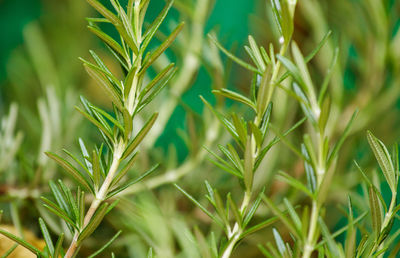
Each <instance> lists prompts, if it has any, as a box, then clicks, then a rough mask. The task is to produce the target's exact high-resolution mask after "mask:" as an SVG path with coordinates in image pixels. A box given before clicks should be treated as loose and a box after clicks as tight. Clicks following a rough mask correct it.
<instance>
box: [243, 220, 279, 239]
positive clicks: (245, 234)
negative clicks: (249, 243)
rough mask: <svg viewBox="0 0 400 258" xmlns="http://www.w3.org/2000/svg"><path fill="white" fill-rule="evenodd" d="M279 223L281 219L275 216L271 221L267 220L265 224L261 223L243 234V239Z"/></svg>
mask: <svg viewBox="0 0 400 258" xmlns="http://www.w3.org/2000/svg"><path fill="white" fill-rule="evenodd" d="M277 221H279V217H278V216H275V217H272V218H269V219H267V220H265V221H263V222H260V223H258V224H256V225H255V226H252V227H250V228H249V229H247V230H246V231H245V232H243V233H242V238H243V237H245V236H247V235H249V234H252V233H254V232H256V231H258V230H261V229H263V228H265V227H268V226H269V225H271V224H273V223H275V222H277Z"/></svg>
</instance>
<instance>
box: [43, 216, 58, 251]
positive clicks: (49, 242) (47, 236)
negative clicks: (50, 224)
mask: <svg viewBox="0 0 400 258" xmlns="http://www.w3.org/2000/svg"><path fill="white" fill-rule="evenodd" d="M39 227H40V230H41V231H42V234H43V238H44V241H45V242H46V247H47V248H48V249H49V252H50V254H52V255H53V254H54V245H53V241H52V240H51V236H50V233H49V230H48V229H47V227H46V224H45V223H44V221H43V219H42V218H39ZM55 257H57V256H55Z"/></svg>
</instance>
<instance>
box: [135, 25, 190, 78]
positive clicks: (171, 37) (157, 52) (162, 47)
mask: <svg viewBox="0 0 400 258" xmlns="http://www.w3.org/2000/svg"><path fill="white" fill-rule="evenodd" d="M184 24H185V23H184V22H181V23H180V24H179V25H178V26H176V28H175V29H174V31H172V33H171V34H170V35H169V36H168V38H167V39H165V40H164V42H163V43H162V44H161V45H160V46H159V47H158V48H157V49H156V50H154V51H153V52H152V53H151V54H150V56H149V57H148V58H147V59H146V58H145V60H144V64H143V67H142V68H141V70H140V73H143V72H144V71H146V69H147V68H148V67H149V66H150V65H151V64H153V62H154V61H155V60H156V59H157V58H158V57H159V56H160V55H161V54H162V53H163V52H164V51H165V50H166V49H167V48H168V47H169V46H170V45H171V44H172V42H174V40H175V38H176V37H177V36H178V34H179V32H180V31H181V30H182V28H183V26H184Z"/></svg>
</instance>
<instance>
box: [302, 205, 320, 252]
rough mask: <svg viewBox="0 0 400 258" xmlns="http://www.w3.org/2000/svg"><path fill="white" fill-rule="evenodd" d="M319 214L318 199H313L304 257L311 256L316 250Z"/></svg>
mask: <svg viewBox="0 0 400 258" xmlns="http://www.w3.org/2000/svg"><path fill="white" fill-rule="evenodd" d="M318 216H319V208H318V204H317V201H313V203H312V211H311V218H310V221H311V222H310V227H309V229H308V235H307V240H306V243H305V244H304V253H303V258H309V257H310V256H311V253H312V252H313V251H314V236H315V232H316V229H317V222H318Z"/></svg>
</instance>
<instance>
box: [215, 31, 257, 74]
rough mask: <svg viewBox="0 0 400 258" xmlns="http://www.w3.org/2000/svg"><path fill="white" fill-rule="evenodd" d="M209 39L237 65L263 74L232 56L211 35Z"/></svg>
mask: <svg viewBox="0 0 400 258" xmlns="http://www.w3.org/2000/svg"><path fill="white" fill-rule="evenodd" d="M208 38H209V39H210V40H211V41H212V42H213V43H214V44H215V45H216V46H217V47H218V48H219V49H220V50H221V51H222V52H223V53H224V54H225V55H226V56H227V57H229V58H230V59H232V60H233V61H234V62H235V63H237V64H238V65H240V66H242V67H244V68H246V69H247V70H250V71H252V72H255V73H257V74H260V75H261V74H262V73H261V72H260V71H259V70H258V69H257V68H255V67H254V66H252V65H250V64H248V63H246V62H245V61H243V60H241V59H239V58H238V57H236V56H234V55H233V54H231V53H230V52H229V51H228V50H227V49H225V48H224V47H223V46H222V45H221V44H220V43H219V42H218V40H217V39H216V38H215V37H214V36H213V35H211V34H208Z"/></svg>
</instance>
